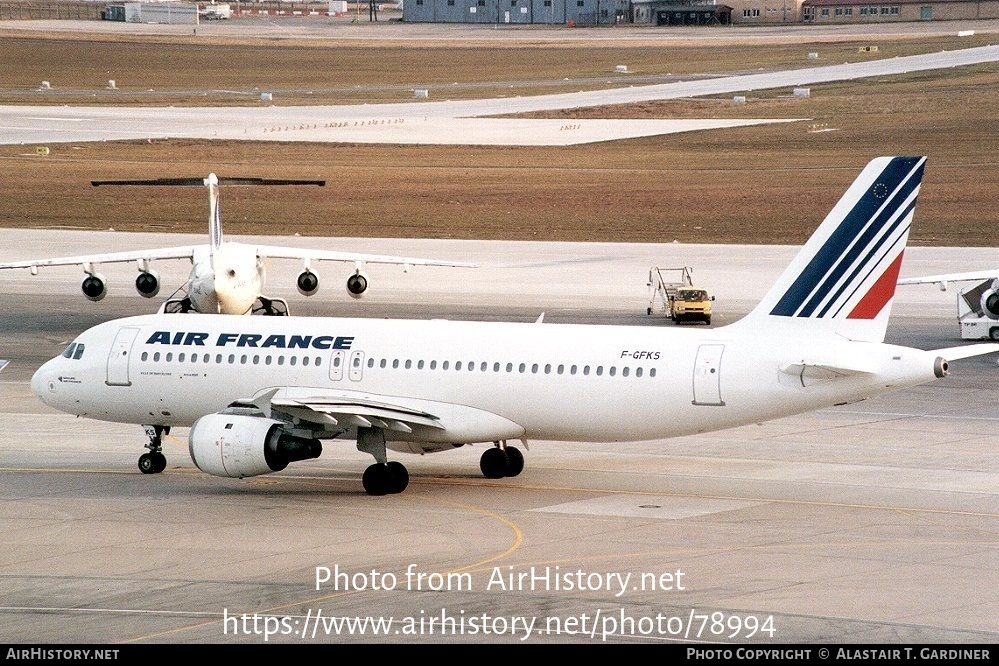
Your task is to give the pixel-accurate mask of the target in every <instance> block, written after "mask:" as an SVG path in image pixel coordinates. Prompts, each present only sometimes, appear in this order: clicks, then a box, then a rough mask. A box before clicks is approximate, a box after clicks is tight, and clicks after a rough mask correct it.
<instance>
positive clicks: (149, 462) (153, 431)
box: [139, 425, 170, 474]
mask: <svg viewBox="0 0 999 666" xmlns="http://www.w3.org/2000/svg"><path fill="white" fill-rule="evenodd" d="M142 427H143V428H145V429H146V434H147V435H149V443H148V444H146V448H147V449H149V453H143V454H142V455H141V456H139V471H140V472H142V473H143V474H159V473H160V472H162V471H163V470H165V469H166V464H167V461H166V456H165V455H163V435H169V434H170V426H161V425H153V426H149V425H147V426H142Z"/></svg>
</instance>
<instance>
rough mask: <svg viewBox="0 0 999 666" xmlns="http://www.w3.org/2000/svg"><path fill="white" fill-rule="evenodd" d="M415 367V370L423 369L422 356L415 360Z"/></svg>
mask: <svg viewBox="0 0 999 666" xmlns="http://www.w3.org/2000/svg"><path fill="white" fill-rule="evenodd" d="M416 369H417V370H423V359H422V358H421V359H420V360H419V361H417V362H416Z"/></svg>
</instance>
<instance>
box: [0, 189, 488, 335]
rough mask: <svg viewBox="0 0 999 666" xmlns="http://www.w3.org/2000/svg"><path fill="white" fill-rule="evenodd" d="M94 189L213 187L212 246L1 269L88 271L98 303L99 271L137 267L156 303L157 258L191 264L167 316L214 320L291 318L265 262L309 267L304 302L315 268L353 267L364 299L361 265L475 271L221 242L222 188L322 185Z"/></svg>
mask: <svg viewBox="0 0 999 666" xmlns="http://www.w3.org/2000/svg"><path fill="white" fill-rule="evenodd" d="M91 184H92V185H93V186H94V187H99V186H103V185H199V186H200V185H204V186H205V187H207V188H208V244H207V245H188V246H182V247H168V248H161V249H152V250H134V251H126V252H109V253H105V254H93V255H81V256H74V257H56V258H54V259H28V260H25V261H15V262H12V263H4V264H0V269H3V268H28V269H30V270H31V273H32V275H37V274H38V267H39V266H71V265H74V264H79V265H81V266H83V271H84V273H86V277H84V279H83V283H82V284H81V289H82V290H83V295H84V296H86V297H87V298H88V299H89V300H91V301H100V300H102V299H103V298H104V297H105V296H106V295H107V280H106V279H105V277H104V276H103V275H101V274H100V273H98V272H97V266H98V265H99V264H108V263H124V262H132V261H134V262H136V266H137V268H138V269H139V275H138V276H137V277H136V278H135V289H136V291H138V292H139V294H140V295H142V296H144V297H146V298H153V297H155V296H156V295H157V294H159V291H160V277H159V274H158V273H156V271H154V270H153V269H152V262H153V260H156V259H189V260H190V261H191V264H192V267H191V275H190V277H189V278H188V281H187V283H186V284H185V285H184V286H183V287H181V288H180V289H179V290H178V291H177V293H176V294H175V295H174V296H172V297H171V298H170V299H168V300H167V301H166V302H165V303H164V304H163V307H162V309H163V310H164V311H165V312H198V313H206V314H208V313H210V314H240V315H241V314H270V315H283V314H288V304H287V303H286V302H285V301H284V300H283V299H279V298H268V297H267V296H264V295H263V294H262V288H263V285H264V277H265V269H264V263H265V261H266V260H267V259H268V258H274V259H300V260H302V261H304V267H303V268H302V271H301V272H300V273H299V274H298V278H297V279H296V281H295V282H296V286H297V287H298V291H299V293H301V294H302V295H303V296H312V295H313V294H315V293H316V292H317V291H318V290H319V275H318V273H317V272H316V271H315V270H314V269H313V267H312V262H319V261H341V262H352V263H354V264H355V267H354V272H353V273H352V274H351V275H350V276H349V277H348V278H347V293H348V294H349V295H350V296H351V297H353V298H360V297H361V296H362V295H363V294H364V293H365V291H366V290H367V288H368V282H369V278H368V275H367V273H366V272H365V271H364V264H401V265H403V266H405V267H406V269H407V270H408V268H409V267H410V266H452V267H466V268H470V267H474V264H470V263H467V262H462V261H439V260H434V259H418V258H414V257H393V256H383V255H373V254H359V253H355V252H334V251H329V250H318V249H300V248H293V247H277V246H272V245H257V244H245V243H237V242H232V241H225V240H223V238H222V215H221V212H220V209H219V185H220V184H222V185H227V186H229V185H318V186H320V187H322V186H324V185H325V184H326V181H323V180H278V179H265V178H218V177H217V176H216V175H215V174H214V173H210V174H208V177H207V178H203V179H202V178H194V179H192V178H158V179H155V180H95V181H91Z"/></svg>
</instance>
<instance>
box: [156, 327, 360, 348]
mask: <svg viewBox="0 0 999 666" xmlns="http://www.w3.org/2000/svg"><path fill="white" fill-rule="evenodd" d="M211 336H212V334H211V333H199V332H195V331H176V332H174V331H156V332H155V333H153V334H152V335H150V336H149V339H148V340H146V344H147V345H180V346H185V347H189V346H193V347H208V346H211V344H210V342H209V338H211ZM353 342H354V338H353V337H347V336H342V335H284V334H283V333H273V334H270V335H264V334H261V333H219V334H218V337H216V338H215V344H214V346H215V347H250V348H253V349H350V346H351V344H353Z"/></svg>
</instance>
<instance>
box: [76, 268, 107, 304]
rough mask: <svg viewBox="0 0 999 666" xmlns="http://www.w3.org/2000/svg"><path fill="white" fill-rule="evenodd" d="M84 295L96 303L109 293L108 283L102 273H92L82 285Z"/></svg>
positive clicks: (84, 279)
mask: <svg viewBox="0 0 999 666" xmlns="http://www.w3.org/2000/svg"><path fill="white" fill-rule="evenodd" d="M80 289H82V290H83V295H84V296H86V297H87V299H89V300H91V301H94V302H95V303H96V302H97V301H99V300H101V299H103V298H104V297H105V296H107V295H108V283H107V280H105V279H104V276H103V275H101V274H100V273H90V274H89V275H87V277H85V278H83V283H82V284H81V285H80Z"/></svg>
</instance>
